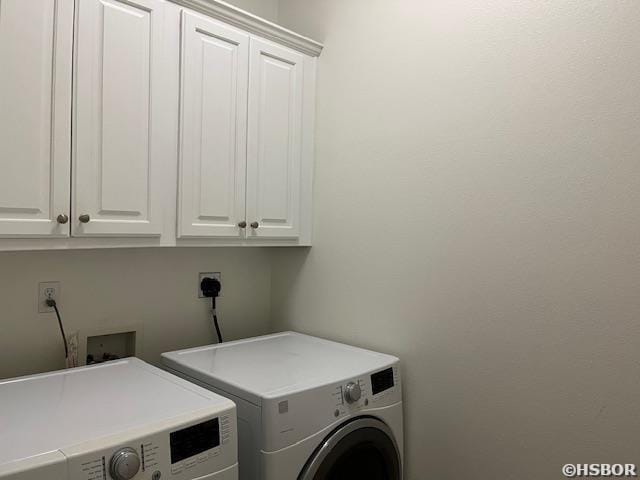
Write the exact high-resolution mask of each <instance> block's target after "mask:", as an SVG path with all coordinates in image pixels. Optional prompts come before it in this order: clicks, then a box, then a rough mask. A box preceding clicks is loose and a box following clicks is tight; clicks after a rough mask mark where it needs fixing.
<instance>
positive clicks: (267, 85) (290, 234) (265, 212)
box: [247, 39, 303, 238]
mask: <svg viewBox="0 0 640 480" xmlns="http://www.w3.org/2000/svg"><path fill="white" fill-rule="evenodd" d="M302 85H303V57H302V55H300V54H298V53H296V52H293V51H291V50H288V49H286V48H283V47H279V46H276V45H273V44H271V43H269V42H265V41H262V40H258V39H252V40H251V61H250V80H249V120H248V121H249V130H248V142H247V145H248V151H247V221H248V222H249V223H252V222H258V224H259V227H258V228H250V229H249V236H250V237H280V238H296V237H298V236H299V210H300V162H301V133H302V132H301V124H302Z"/></svg>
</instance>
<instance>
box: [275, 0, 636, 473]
mask: <svg viewBox="0 0 640 480" xmlns="http://www.w3.org/2000/svg"><path fill="white" fill-rule="evenodd" d="M279 15H280V17H279V18H280V22H281V23H283V24H284V25H285V26H287V27H289V28H292V29H294V30H298V31H300V32H301V33H303V34H307V35H310V36H312V37H317V38H318V40H322V41H324V42H325V46H326V48H325V50H324V52H323V53H322V56H321V57H320V62H319V66H318V70H319V86H318V88H319V90H318V115H317V119H318V121H317V147H316V148H317V163H316V187H315V212H316V215H315V232H314V247H313V248H312V249H311V250H310V251H308V252H307V251H298V252H295V253H294V254H291V252H286V253H285V252H282V253H281V256H280V258H276V259H274V263H273V268H274V272H273V275H274V287H273V312H274V321H275V326H276V328H277V329H296V330H300V331H303V332H308V333H312V334H317V335H321V336H326V337H330V338H333V339H338V340H342V341H345V342H349V343H353V344H356V345H362V346H365V347H370V348H373V349H376V350H381V351H383V352H389V353H392V354H396V355H398V356H399V357H400V358H401V359H402V360H403V367H404V379H405V383H404V387H405V400H406V424H405V427H406V441H407V443H406V445H407V449H406V454H407V467H408V468H407V478H409V479H411V480H463V479H469V480H471V479H474V480H496V479H500V480H502V479H510V478H517V479H521V480H525V479H531V480H541V479H545V480H547V479H556V478H558V479H559V478H564V477H563V476H562V475H561V473H560V469H561V467H562V465H563V464H565V463H569V462H591V463H599V462H622V463H624V462H631V463H634V462H638V461H639V458H640V457H639V456H638V448H637V435H638V432H640V403H639V402H638V398H639V397H640V361H639V355H638V345H640V322H639V318H640V295H639V292H640V95H639V93H638V92H639V90H638V88H639V87H638V85H639V83H638V81H639V79H640V2H637V1H633V0H620V1H592V0H588V1H585V0H569V1H562V2H558V1H551V0H545V1H538V0H536V1H534V0H525V1H518V2H514V1H508V0H491V1H483V2H478V1H475V0H453V1H448V0H447V1H423V0H420V1H419V0H398V1H395V2H389V1H382V0H366V1H365V0H348V1H344V0H282V1H281V2H280V7H279Z"/></svg>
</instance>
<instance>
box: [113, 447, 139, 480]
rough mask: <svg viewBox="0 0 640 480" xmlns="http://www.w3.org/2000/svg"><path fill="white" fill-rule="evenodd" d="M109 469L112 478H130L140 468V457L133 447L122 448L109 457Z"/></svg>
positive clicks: (129, 479) (121, 479)
mask: <svg viewBox="0 0 640 480" xmlns="http://www.w3.org/2000/svg"><path fill="white" fill-rule="evenodd" d="M109 470H110V473H111V477H112V478H113V479H114V480H131V479H132V478H133V477H135V476H136V473H138V471H139V470H140V457H139V456H138V453H137V452H136V451H135V450H134V449H133V448H128V447H127V448H122V449H120V450H118V451H117V452H116V453H114V454H113V457H111V464H110V468H109Z"/></svg>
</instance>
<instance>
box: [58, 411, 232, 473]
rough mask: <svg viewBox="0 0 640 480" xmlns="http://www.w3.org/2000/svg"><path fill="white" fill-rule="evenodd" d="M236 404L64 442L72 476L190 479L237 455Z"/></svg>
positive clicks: (220, 466)
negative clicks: (74, 443) (77, 441)
mask: <svg viewBox="0 0 640 480" xmlns="http://www.w3.org/2000/svg"><path fill="white" fill-rule="evenodd" d="M235 418H236V412H235V408H234V409H230V410H229V411H226V412H223V413H221V414H218V415H215V416H209V417H204V418H198V419H190V420H189V421H186V419H183V421H182V422H176V421H175V420H174V419H173V420H172V421H171V422H165V423H166V424H165V425H158V426H157V427H158V428H157V431H156V432H155V433H150V432H149V431H148V430H149V427H147V428H146V430H147V432H144V430H145V429H137V430H135V431H131V432H127V433H123V434H118V435H113V436H110V437H107V438H102V439H95V440H92V441H91V442H87V443H83V444H81V445H77V446H75V447H70V448H64V449H62V452H63V453H64V454H65V455H66V456H67V459H68V469H69V479H70V480H161V479H169V478H170V479H172V480H191V479H193V478H200V477H202V476H205V475H209V474H211V473H215V472H219V471H221V470H224V469H225V468H229V467H232V466H233V465H235V463H236V461H237V460H236V459H237V438H236V434H237V433H236V420H235Z"/></svg>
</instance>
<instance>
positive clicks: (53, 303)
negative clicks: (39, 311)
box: [47, 300, 69, 358]
mask: <svg viewBox="0 0 640 480" xmlns="http://www.w3.org/2000/svg"><path fill="white" fill-rule="evenodd" d="M47 305H48V306H50V307H53V309H54V310H55V312H56V317H58V325H59V326H60V333H61V334H62V341H63V342H64V358H69V345H68V344H67V335H66V334H65V333H64V327H63V326H62V318H60V311H59V310H58V304H57V303H56V301H55V300H47Z"/></svg>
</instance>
